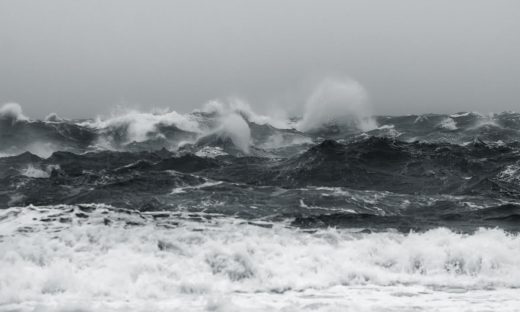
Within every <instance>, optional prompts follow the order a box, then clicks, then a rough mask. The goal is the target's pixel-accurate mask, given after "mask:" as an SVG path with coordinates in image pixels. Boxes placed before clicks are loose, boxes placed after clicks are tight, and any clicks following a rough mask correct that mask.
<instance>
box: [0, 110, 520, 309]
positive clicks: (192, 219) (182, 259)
mask: <svg viewBox="0 0 520 312" xmlns="http://www.w3.org/2000/svg"><path fill="white" fill-rule="evenodd" d="M0 111H2V112H3V115H2V114H0V153H1V155H2V156H3V157H1V158H0V208H1V209H0V310H6V311H18V310H21V311H33V310H35V311H56V310H63V311H128V310H136V311H150V310H154V311H172V310H173V311H201V310H206V311H519V310H520V299H518V294H519V287H520V237H519V236H518V232H519V229H520V223H519V222H520V204H519V198H520V155H519V151H520V144H519V143H518V142H517V140H518V137H519V136H518V134H519V131H520V118H519V117H520V115H518V114H516V113H501V114H494V115H486V116H483V115H479V114H476V113H460V114H454V115H423V116H399V117H390V116H386V117H385V116H383V117H377V118H375V119H374V121H373V122H374V123H375V124H377V125H376V126H375V127H374V128H373V129H371V130H367V129H364V131H361V130H358V128H359V127H356V125H355V124H354V125H352V124H345V125H341V126H338V125H323V126H322V127H321V128H319V129H313V130H306V131H305V132H302V131H299V130H297V129H298V127H297V122H294V121H291V122H287V123H285V124H283V125H280V123H275V122H273V121H269V120H266V119H265V118H264V119H262V118H260V117H259V116H255V115H252V113H245V112H240V111H238V112H232V113H231V114H232V115H233V117H229V116H222V114H223V113H222V112H204V111H198V112H195V113H192V114H187V115H181V114H177V113H175V112H167V113H163V114H142V113H132V114H127V115H123V116H118V117H114V118H112V119H107V120H83V121H71V120H62V119H60V118H58V117H56V116H52V117H51V118H49V119H48V120H46V121H35V120H29V119H27V118H25V117H24V116H23V115H22V114H21V112H20V111H17V110H16V109H12V107H11V108H10V109H9V110H7V109H3V110H0ZM227 114H229V112H228V113H227ZM274 125H276V126H274ZM300 130H301V129H300Z"/></svg>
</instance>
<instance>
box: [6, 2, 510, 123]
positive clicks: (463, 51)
mask: <svg viewBox="0 0 520 312" xmlns="http://www.w3.org/2000/svg"><path fill="white" fill-rule="evenodd" d="M329 75H332V76H336V75H339V76H343V75H348V76H350V77H352V78H354V79H356V80H357V81H359V82H360V83H361V84H362V85H363V86H365V88H366V90H367V92H368V94H369V96H370V99H371V102H372V104H373V106H374V108H375V111H376V113H378V114H387V113H390V114H407V113H419V112H455V111H463V110H477V111H482V112H489V111H501V110H517V111H519V110H520V1H518V0H510V1H508V0H435V1H432V0H424V1H422V0H394V1H388V0H381V1H375V0H360V1H349V0H342V1H328V0H319V1H318V0H314V1H305V0H294V1H289V0H262V1H243V0H236V1H233V0H219V1H214V0H211V1H209V0H208V1H196V0H187V1H158V0H146V1H145V0H141V1H137V0H100V1H96V0H63V1H56V0H47V1H41V0H35V1H26V0H0V102H17V103H20V104H21V105H22V106H23V108H24V111H25V113H26V115H29V116H31V117H42V116H44V115H46V114H47V113H49V112H57V113H59V114H61V115H63V116H67V117H89V116H94V115H96V114H102V113H106V112H108V111H109V110H110V108H111V107H114V106H115V105H118V104H119V105H122V104H123V105H129V106H133V107H141V108H143V109H147V108H149V107H172V108H174V109H176V110H178V111H183V112H185V111H190V110H191V109H193V108H195V107H200V106H201V105H202V104H203V103H204V102H206V101H208V100H210V99H214V98H224V97H226V96H230V95H234V96H241V97H243V98H245V99H247V100H248V101H250V102H251V103H252V104H253V106H254V107H255V108H257V109H258V110H259V111H262V110H265V109H267V108H268V107H272V106H280V107H281V106H287V107H289V106H291V105H293V106H294V105H295V103H294V102H301V101H303V100H304V97H305V94H307V93H308V92H309V90H308V89H309V88H310V86H311V85H312V83H314V82H316V81H318V80H319V79H320V78H323V77H327V76H329Z"/></svg>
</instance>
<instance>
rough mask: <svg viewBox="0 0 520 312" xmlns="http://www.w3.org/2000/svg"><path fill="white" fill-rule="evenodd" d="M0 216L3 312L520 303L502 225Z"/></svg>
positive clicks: (58, 210)
mask: <svg viewBox="0 0 520 312" xmlns="http://www.w3.org/2000/svg"><path fill="white" fill-rule="evenodd" d="M0 220H1V221H0V222H1V223H0V225H1V226H0V229H1V232H0V235H1V236H0V250H4V251H6V252H3V253H0V276H2V279H1V281H0V298H1V299H0V301H1V302H0V304H2V305H3V306H4V307H18V308H20V307H22V308H23V307H24V306H27V305H28V306H33V307H34V305H43V306H50V307H56V306H62V305H65V306H67V307H69V308H70V306H74V305H77V304H81V303H85V302H93V303H98V304H101V303H102V302H105V303H106V301H107V300H108V298H109V299H110V302H111V304H112V305H113V306H112V307H119V308H120V307H121V305H124V304H130V305H132V306H133V304H136V305H137V306H139V304H143V303H145V302H148V303H150V302H154V304H157V305H161V304H164V305H165V306H166V307H169V308H171V307H175V306H177V307H183V308H184V310H197V309H200V308H206V309H208V310H219V309H223V310H229V309H231V310H233V309H235V308H236V310H240V309H242V308H244V309H245V308H249V309H253V308H254V307H255V305H254V302H256V303H259V304H260V303H261V304H260V305H257V306H256V307H258V306H262V304H265V305H266V308H265V309H268V307H269V304H271V306H270V307H271V308H275V309H281V308H284V307H285V308H287V307H291V306H292V303H293V302H299V303H301V302H305V300H303V299H302V298H304V297H302V296H303V295H307V296H311V297H314V298H317V299H316V300H317V301H318V302H320V300H318V299H319V298H321V297H322V296H327V294H328V295H331V294H335V296H336V297H334V298H336V299H337V300H331V301H330V302H329V303H330V304H331V306H329V308H331V307H332V308H333V307H334V306H335V305H336V307H343V308H349V307H350V308H355V306H354V304H356V302H357V303H359V302H365V303H367V304H368V302H372V304H374V302H377V300H378V299H377V298H378V296H383V297H384V296H389V298H393V299H394V300H395V301H396V304H397V305H400V304H404V303H403V302H406V300H407V299H406V298H408V297H410V296H421V294H422V295H424V296H425V298H426V299H428V298H429V299H428V300H434V301H435V299H437V300H438V299H439V297H443V296H444V295H443V293H447V292H448V293H449V292H451V291H452V290H453V289H464V292H465V293H466V297H464V295H461V300H476V301H478V300H482V298H483V297H487V296H497V298H502V299H503V300H504V301H503V302H505V303H507V302H508V301H507V300H510V302H509V304H511V305H512V306H514V305H516V304H518V301H515V299H514V298H515V297H511V296H512V295H511V294H512V293H514V292H511V291H510V290H511V289H513V288H518V287H520V237H519V236H517V235H512V234H508V233H506V232H504V231H502V230H498V229H481V230H479V231H477V232H476V233H474V234H472V235H463V234H457V233H454V232H451V231H449V230H447V229H442V228H440V229H436V230H431V231H428V232H425V233H409V234H399V233H392V232H386V233H373V234H364V233H355V232H352V231H348V230H335V229H325V230H317V231H315V232H305V231H301V230H298V229H294V228H291V227H287V226H286V225H285V224H283V223H275V224H271V225H270V227H265V226H257V225H254V223H253V224H251V223H248V222H245V221H242V220H239V219H224V218H214V217H211V218H208V220H209V221H207V222H204V223H201V222H194V221H190V220H189V219H186V218H183V217H182V216H180V215H175V216H173V215H170V216H164V213H163V219H161V214H148V215H147V214H135V213H131V212H128V211H119V212H116V211H114V210H113V209H111V208H110V207H106V206H83V208H81V207H74V206H60V207H41V208H36V207H28V208H11V209H7V210H4V211H2V212H1V214H0ZM136 225H139V226H136ZM374 289H378V290H381V292H379V291H376V292H374ZM388 292H390V293H388ZM353 293H355V294H356V297H355V298H354V297H352V294H353ZM377 293H379V295H377ZM399 294H401V295H399ZM425 294H430V295H431V298H430V297H428V296H427V295H425ZM475 294H478V296H480V297H478V296H477V297H475V298H473V296H474V295H475ZM273 296H276V298H277V299H276V300H275V301H272V297H273ZM367 296H368V297H367ZM370 296H373V298H375V300H376V301H371V299H370ZM446 297H447V298H448V299H447V300H449V296H446ZM217 298H219V299H217ZM222 298H227V299H226V300H229V301H226V300H224V301H222V300H221V299H222ZM270 298H271V299H270ZM479 298H480V299H479ZM216 299H217V300H216ZM354 299H355V300H354ZM380 299H381V298H380ZM416 299H417V298H416ZM215 300H216V301H215ZM302 300H303V301H302ZM316 300H314V302H316ZM349 300H350V301H349ZM258 301H260V302H258ZM321 301H323V300H321ZM100 302H101V303H100ZM273 302H276V304H274V303H273ZM490 302H491V301H487V304H488V305H487V307H489V303H490ZM268 303H269V304H268ZM379 303H380V304H383V303H384V304H392V301H386V302H385V301H382V302H379ZM423 303H428V304H432V305H433V304H435V303H434V302H429V301H428V302H426V301H424V302H423ZM484 303H486V301H484ZM273 304H274V306H273ZM438 304H439V303H438ZM443 304H446V302H444V303H443ZM459 304H460V302H459ZM114 305H115V306H114ZM108 306H109V307H110V304H109V305H108ZM452 306H454V307H457V304H456V303H455V304H454V305H452ZM459 306H460V305H459ZM301 307H302V309H301V310H305V308H304V307H306V305H305V304H302V306H301ZM326 307H327V306H326V305H325V306H323V307H322V308H323V309H321V308H319V307H318V308H317V310H325V308H326ZM433 307H435V306H433ZM449 307H450V305H446V306H445V308H449ZM484 307H486V305H484ZM504 307H505V306H504ZM516 307H518V306H516ZM227 308H229V309H227ZM307 308H308V307H307ZM332 308H331V309H330V310H334V309H332ZM87 310H88V309H87ZM437 310H442V309H437ZM511 311H513V309H511Z"/></svg>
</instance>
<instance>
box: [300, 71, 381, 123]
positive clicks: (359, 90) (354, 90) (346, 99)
mask: <svg viewBox="0 0 520 312" xmlns="http://www.w3.org/2000/svg"><path fill="white" fill-rule="evenodd" d="M327 124H339V125H350V126H355V127H357V128H359V129H360V130H362V131H368V130H371V129H374V128H376V127H377V125H376V123H375V121H374V120H373V118H372V111H371V108H370V106H369V104H368V96H367V92H366V91H365V89H364V88H363V86H362V85H361V84H359V83H358V82H357V81H355V80H352V79H331V78H329V79H326V80H324V81H323V82H322V83H320V84H319V85H318V86H317V87H316V89H315V90H314V92H313V93H312V94H311V96H310V97H309V99H308V100H307V102H306V105H305V111H304V115H303V119H302V120H301V122H300V123H299V124H298V129H299V130H301V131H309V130H315V129H319V128H321V127H323V126H325V125H327Z"/></svg>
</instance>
